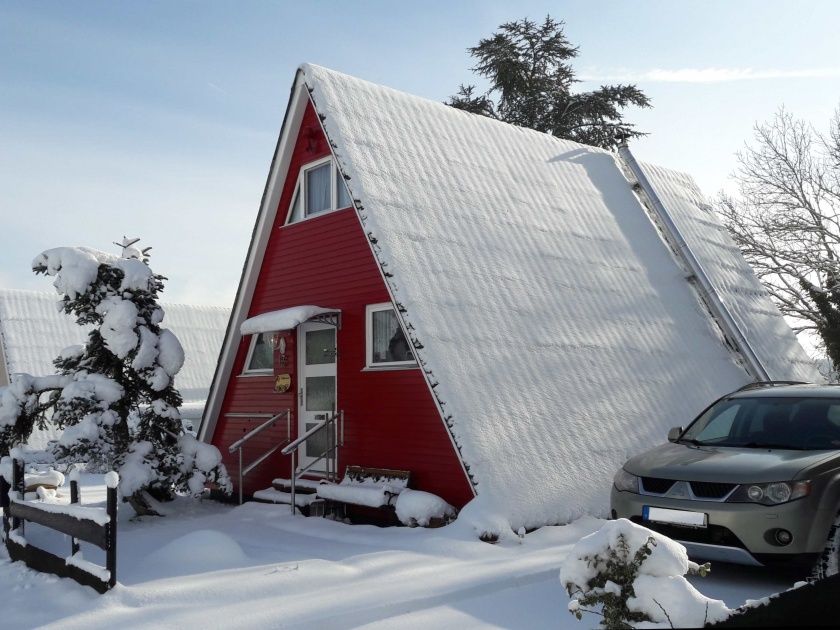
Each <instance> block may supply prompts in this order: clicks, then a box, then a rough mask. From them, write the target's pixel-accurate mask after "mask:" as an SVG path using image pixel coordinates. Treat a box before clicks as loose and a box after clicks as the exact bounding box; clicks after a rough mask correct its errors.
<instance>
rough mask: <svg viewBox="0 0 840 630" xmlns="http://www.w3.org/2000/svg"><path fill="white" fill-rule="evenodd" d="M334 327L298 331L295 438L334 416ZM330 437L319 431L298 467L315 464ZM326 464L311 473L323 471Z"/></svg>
mask: <svg viewBox="0 0 840 630" xmlns="http://www.w3.org/2000/svg"><path fill="white" fill-rule="evenodd" d="M335 358H336V346H335V326H330V325H329V324H316V323H311V322H310V323H305V324H301V325H300V326H299V327H298V369H299V372H298V373H299V382H300V392H299V393H300V396H299V399H298V435H303V434H304V433H305V432H306V431H309V430H310V429H311V428H312V427H314V426H315V425H316V424H318V422H320V421H321V420H325V419H326V418H329V417H330V416H331V415H332V414H333V413H335V398H336V371H335V365H336V361H335ZM328 438H329V434H328V433H327V431H323V432H321V431H319V432H318V433H316V434H315V435H313V436H312V437H311V438H309V439H308V440H307V441H306V444H305V445H304V446H303V448H301V450H300V458H299V462H300V467H301V468H302V467H304V466H306V465H308V464H309V463H311V462H312V461H314V460H315V459H316V458H317V457H318V456H319V455H321V453H323V452H324V451H325V450H326V449H327V448H328V447H329V439H328ZM325 467H326V462H325V461H324V460H321V462H319V463H317V464H315V466H314V467H313V468H312V469H311V470H313V471H324V470H325Z"/></svg>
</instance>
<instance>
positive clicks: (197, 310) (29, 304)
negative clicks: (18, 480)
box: [0, 250, 230, 447]
mask: <svg viewBox="0 0 840 630" xmlns="http://www.w3.org/2000/svg"><path fill="white" fill-rule="evenodd" d="M91 251H94V250H91ZM115 260H116V258H115ZM141 264H142V263H141ZM143 266H144V267H145V265H143ZM58 304H59V299H58V296H57V295H55V294H54V293H41V292H36V291H20V290H14V289H0V385H3V384H5V383H6V381H7V379H8V376H9V375H11V374H15V373H20V372H23V373H27V374H35V375H44V374H53V373H55V368H54V367H53V364H52V361H53V359H55V358H56V357H57V356H58V355H59V353H61V352H64V353H69V352H73V351H74V346H78V345H80V344H84V343H85V340H86V339H87V335H88V333H89V332H90V327H87V326H86V327H81V326H79V325H77V324H76V320H75V318H74V317H72V316H70V315H66V314H65V313H63V312H59V310H58V308H59V307H58ZM161 306H162V308H163V310H164V312H165V315H164V319H163V322H162V324H163V326H164V327H165V328H167V329H170V330H171V331H172V333H174V334H175V336H176V337H177V338H178V340H179V341H180V342H181V345H182V346H183V347H184V350H185V353H186V358H185V361H184V366H183V367H182V368H181V371H180V372H178V375H177V377H176V384H177V387H178V390H179V391H180V392H181V395H182V396H183V398H184V401H185V404H184V406H183V407H182V416H183V417H184V418H189V419H192V420H193V421H194V423H195V424H196V425H197V424H198V419H200V418H201V413H202V411H203V408H204V402H205V401H206V399H207V393H208V391H209V389H210V383H211V381H212V380H213V371H214V370H215V369H216V361H217V360H218V357H219V348H220V347H221V345H222V340H223V338H224V334H225V328H226V326H227V321H228V318H229V317H230V310H229V309H226V308H219V307H215V306H195V305H186V304H162V305H161ZM4 371H5V374H4ZM55 437H57V436H56V435H54V434H53V433H52V432H45V433H40V432H37V431H36V432H35V433H34V434H33V437H32V438H31V439H30V444H32V445H33V446H35V447H42V446H44V444H45V443H46V441H47V440H49V439H54V438H55Z"/></svg>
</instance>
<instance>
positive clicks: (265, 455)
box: [228, 409, 292, 505]
mask: <svg viewBox="0 0 840 630" xmlns="http://www.w3.org/2000/svg"><path fill="white" fill-rule="evenodd" d="M264 415H266V414H252V415H250V417H252V418H253V417H262V416H264ZM282 416H286V440H285V441H284V442H280V443H279V444H277V445H275V446H273V447H272V448H270V449H268V450H267V451H266V452H265V453H263V454H262V455H260V456H259V457H258V458H257V459H255V460H254V461H253V462H251V463H250V464H248V466H247V467H245V468H243V464H242V447H243V446H244V445H245V444H246V443H247V442H248V441H249V440H250V439H252V438H253V437H255V436H257V435H259V434H260V433H262V432H263V431H265V430H266V429H267V428H268V427H270V426H273V425H274V424H275V423H276V422H277V420H279V419H280V418H281V417H282ZM291 434H292V411H291V409H286V410H285V411H281V412H280V413H278V414H276V415H274V416H271V417H270V418H269V419H268V420H266V421H265V422H263V423H262V424H261V425H260V426H258V427H256V428H254V429H252V430H250V431H248V433H246V434H245V435H244V436H242V437H241V438H240V439H239V440H237V441H236V442H234V443H233V444H231V445H230V446H229V447H228V452H229V453H233V452H234V451H239V505H242V479H243V478H244V477H245V476H246V475H247V474H248V473H249V472H251V471H252V470H254V468H256V467H257V466H259V465H260V464H262V463H263V462H264V461H265V460H266V459H268V458H269V457H270V456H271V455H273V454H274V453H276V452H277V451H278V450H279V449H280V448H282V447H283V446H285V444H286V443H287V442H288V441H289V437H290V436H291Z"/></svg>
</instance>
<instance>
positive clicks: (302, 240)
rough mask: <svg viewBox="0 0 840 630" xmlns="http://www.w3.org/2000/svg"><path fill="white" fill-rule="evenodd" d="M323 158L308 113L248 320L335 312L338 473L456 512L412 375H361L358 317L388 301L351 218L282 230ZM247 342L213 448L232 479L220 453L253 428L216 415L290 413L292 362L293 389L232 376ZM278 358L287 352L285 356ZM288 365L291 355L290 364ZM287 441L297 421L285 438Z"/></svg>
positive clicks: (263, 473)
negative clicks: (387, 478) (379, 477)
mask: <svg viewBox="0 0 840 630" xmlns="http://www.w3.org/2000/svg"><path fill="white" fill-rule="evenodd" d="M328 154H329V147H328V145H327V142H326V139H325V138H324V136H323V134H322V132H321V130H320V126H319V125H318V121H317V118H316V114H315V112H314V110H313V109H312V107H311V106H309V107H308V109H307V112H306V114H305V116H304V119H303V122H302V125H301V130H300V133H299V135H298V140H297V143H296V146H295V149H294V153H293V155H292V159H291V165H290V169H289V177H288V178H287V181H286V182H285V185H284V189H283V192H282V194H281V197H280V206H279V210H278V212H277V220H276V223H275V225H274V226H273V228H272V230H273V231H272V234H271V237H270V238H269V242H268V246H267V250H266V253H265V258H264V261H263V267H262V269H261V271H260V277H259V281H258V283H257V287H256V290H255V292H254V296H253V299H252V301H251V306H250V310H249V317H250V316H253V315H257V314H260V313H264V312H267V311H272V310H276V309H280V308H286V307H290V306H297V305H300V304H316V305H319V306H326V307H335V308H338V309H341V312H342V328H341V330H339V331H338V337H337V339H338V342H337V345H338V365H337V372H338V408H339V409H342V410H344V414H345V415H344V419H345V431H344V435H345V446H344V447H343V448H342V449H341V451H340V453H339V472H343V470H344V467H345V466H347V465H361V466H373V467H382V468H398V469H405V470H410V471H411V472H412V475H413V477H412V479H413V481H412V486H413V487H415V488H417V489H421V490H426V491H429V492H433V493H435V494H438V495H440V496H442V497H443V498H445V499H446V500H447V501H449V502H450V503H452V504H454V505H457V506H462V505H463V504H464V503H466V502H467V501H468V500H469V499H470V498H472V491H471V488H470V485H469V481H468V480H467V478H466V476H465V475H464V473H463V470H462V469H461V466H460V463H459V462H458V458H457V455H456V453H455V450H454V447H453V446H452V443H451V441H450V439H449V436H448V435H447V433H446V430H445V428H444V426H443V423H442V421H441V419H440V415H439V413H438V411H437V408H436V406H435V404H434V401H433V399H432V396H431V394H430V392H429V390H428V388H427V386H426V383H425V381H424V379H423V376H422V374H421V372H420V370H419V369H409V370H392V371H365V370H364V369H363V368H364V365H365V307H366V306H367V305H368V304H375V303H379V302H388V301H389V300H390V298H389V295H388V292H387V289H386V287H385V283H384V281H383V279H382V277H381V275H380V272H379V269H378V265H377V263H376V261H375V259H374V257H373V255H372V254H371V252H370V248H369V246H368V244H367V240H366V237H365V235H364V232H363V230H362V227H361V225H360V224H359V221H358V218H357V216H356V214H355V211H354V210H353V209H351V208H348V209H344V210H338V211H336V212H332V213H329V214H326V215H323V216H320V217H316V218H313V219H309V220H306V221H302V222H299V223H296V224H293V225H288V226H283V223H284V222H285V218H286V211H287V209H288V207H289V204H290V202H291V196H292V194H293V192H294V185H295V181H296V178H297V174H298V171H299V169H300V167H301V166H302V165H303V164H306V163H308V162H311V161H313V160H317V159H319V158H321V157H324V156H326V155H328ZM249 341H250V339H249V338H243V339H242V340H241V341H240V343H239V348H238V352H237V356H236V359H235V361H234V365H233V372H232V376H231V378H230V381H229V383H228V385H227V391H226V393H225V399H224V403H223V405H222V409H221V416H220V418H219V422H218V424H217V426H216V430H215V434H214V436H213V443H214V444H216V445H217V446H218V447H219V448H220V450H222V453H223V455H224V456H225V463H226V464H227V465H228V467H229V470H230V471H231V473H232V475H234V476H235V471H236V465H237V464H236V461H235V458H234V456H232V455H228V454H227V446H228V445H229V444H231V443H232V442H234V441H235V440H237V439H239V438H240V437H242V435H243V434H244V433H245V432H246V431H247V430H249V429H250V428H253V427H254V426H256V425H257V424H258V423H259V422H260V420H258V419H254V420H251V421H248V420H246V419H239V418H226V417H225V414H227V413H231V412H236V413H245V412H247V413H277V412H279V411H281V410H284V409H286V408H289V409H292V410H293V413H295V412H296V409H297V408H296V396H295V392H296V387H297V386H298V383H297V375H296V374H295V371H296V365H295V364H294V363H295V361H294V360H292V361H290V364H289V368H290V369H289V370H282V371H283V372H286V371H288V372H289V373H291V374H292V375H293V376H292V378H293V382H294V387H293V389H292V390H291V391H289V392H288V393H286V394H277V393H275V392H274V388H273V385H274V382H273V381H274V379H273V377H272V376H257V377H248V376H237V375H239V374H241V372H242V369H243V364H244V362H245V357H246V356H247V351H248V344H249ZM287 352H288V351H287ZM292 356H293V355H292ZM284 434H285V425H284V424H282V423H281V425H280V426H278V427H275V428H274V429H271V430H269V431H266V432H265V433H264V434H262V435H261V436H260V437H259V438H256V439H255V440H254V442H255V444H254V445H253V446H252V447H251V448H249V449H248V451H246V456H245V460H246V463H247V461H249V460H251V459H253V458H255V457H256V456H258V455H259V454H260V453H261V452H263V451H265V450H267V449H269V448H270V447H271V446H272V445H273V444H275V443H276V440H278V439H280V438H282V437H283V436H284ZM296 434H297V417H296V415H295V416H293V419H292V435H293V436H294V435H296ZM289 473H290V470H289V462H288V458H286V457H282V456H279V455H278V456H277V457H274V458H272V459H270V460H269V461H267V462H266V463H264V464H263V465H261V466H260V467H259V468H258V469H257V470H255V471H254V472H253V473H252V474H251V475H250V476H249V477H248V478H247V479H246V484H245V489H246V492H252V491H254V490H257V489H259V488H264V487H267V486H268V485H269V484H270V482H271V479H272V478H273V477H277V476H288V475H289Z"/></svg>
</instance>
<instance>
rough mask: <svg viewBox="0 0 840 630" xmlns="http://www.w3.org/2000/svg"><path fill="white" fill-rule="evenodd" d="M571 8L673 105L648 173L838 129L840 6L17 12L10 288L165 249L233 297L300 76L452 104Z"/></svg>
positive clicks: (587, 35) (658, 114)
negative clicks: (788, 132) (43, 254)
mask: <svg viewBox="0 0 840 630" xmlns="http://www.w3.org/2000/svg"><path fill="white" fill-rule="evenodd" d="M546 13H550V14H551V15H552V16H553V17H555V18H556V19H563V20H565V21H566V34H567V36H568V37H569V39H570V40H571V41H572V42H573V43H575V44H577V45H579V46H580V55H579V57H578V59H577V62H576V63H575V68H576V70H577V72H578V73H579V75H580V76H581V77H585V78H586V79H587V81H586V82H584V83H582V84H581V89H585V88H587V87H594V86H597V85H598V84H600V82H607V83H615V82H622V81H623V82H627V81H633V82H636V83H638V84H639V86H640V87H642V88H643V89H644V90H645V92H646V93H647V94H648V95H649V96H650V97H651V98H652V99H653V104H654V108H653V109H652V110H647V111H643V112H638V111H636V112H630V113H629V115H628V118H629V120H631V121H632V122H636V123H637V124H638V126H639V127H640V128H641V129H642V130H644V131H647V132H649V133H650V136H648V137H647V138H645V139H643V140H640V141H637V142H636V143H635V145H634V151H635V153H636V154H637V156H639V157H640V158H642V159H644V160H648V161H652V162H657V163H660V164H664V165H667V166H670V167H672V168H676V169H680V170H685V171H688V172H690V173H691V174H692V175H694V177H695V178H696V179H697V180H698V182H699V183H700V185H701V187H702V188H703V189H704V191H705V192H706V193H707V194H713V193H714V192H716V191H717V190H719V189H720V188H722V187H724V186H727V183H726V182H727V176H728V175H729V173H730V172H731V171H732V170H733V169H734V167H735V158H734V152H735V151H737V150H738V149H739V148H740V147H741V146H742V145H743V143H744V141H745V140H746V139H747V138H748V137H749V136H750V133H751V127H752V125H753V124H754V122H755V121H756V120H764V119H767V118H768V117H770V116H772V114H773V112H774V111H775V110H776V109H777V108H778V107H779V106H780V105H783V104H784V105H785V106H786V107H787V108H788V109H789V110H791V111H792V112H793V113H794V114H796V115H797V116H799V117H801V118H805V119H807V120H810V121H812V122H813V123H814V124H815V125H816V126H818V127H820V128H825V127H826V126H827V124H828V120H829V118H830V116H831V115H832V113H833V111H834V110H835V109H836V108H837V106H838V104H840V43H838V42H840V39H838V37H837V35H836V25H837V24H839V23H840V2H833V1H825V2H816V1H810V2H807V3H802V2H781V1H772V0H764V1H762V2H748V1H743V0H741V1H739V2H675V1H668V2H650V1H649V2H599V1H597V0H590V1H580V2H536V1H520V2H517V3H516V4H515V6H514V4H513V3H510V2H466V1H465V2H452V1H451V0H450V1H448V2H438V1H436V0H432V1H426V2H422V3H418V2H413V3H408V2H406V3H400V2H385V1H372V0H370V1H360V2H349V1H345V2H326V1H320V2H300V1H298V2H236V3H234V2H172V1H168V2H128V1H109V2H72V1H68V2H57V1H56V2H38V1H29V2H17V1H10V0H0V190H2V195H0V219H2V231H0V233H1V234H2V241H0V242H2V247H0V285H2V286H5V287H14V288H30V289H41V290H48V289H49V288H50V287H49V281H48V280H46V279H44V278H40V277H36V276H34V275H33V274H32V273H31V271H30V270H29V263H30V261H31V259H32V258H33V257H34V256H35V255H36V254H37V253H39V252H40V251H41V250H43V249H46V248H49V247H56V246H60V245H89V246H92V247H97V248H100V249H108V248H109V246H110V244H111V242H112V241H114V240H119V239H120V238H121V237H122V235H123V234H127V235H130V236H140V237H142V238H143V243H144V244H145V245H152V246H153V247H154V250H153V254H154V255H153V258H152V262H153V267H154V269H155V270H156V271H158V272H159V273H163V274H164V275H167V276H168V277H169V278H170V280H169V282H168V285H167V290H166V291H165V293H164V297H165V299H167V300H168V301H178V302H196V303H205V304H220V305H226V304H229V303H230V302H231V301H232V298H233V294H234V292H235V289H236V284H237V282H238V280H239V274H240V272H241V268H242V262H243V260H244V255H245V251H246V247H247V243H248V239H249V237H250V234H251V230H252V227H253V222H254V218H255V216H256V212H257V209H258V205H259V200H260V196H261V194H262V190H263V186H264V183H265V177H266V173H267V169H268V166H269V162H270V159H271V153H272V151H273V149H274V145H275V142H276V140H277V134H278V132H279V128H280V124H281V122H282V118H283V111H284V108H285V106H286V102H287V99H288V92H289V88H290V85H291V81H292V79H293V76H294V71H295V68H296V67H297V66H298V65H299V64H300V63H301V62H305V61H309V62H314V63H319V64H321V65H325V66H328V67H331V68H335V69H337V70H341V71H344V72H348V73H350V74H354V75H357V76H360V77H363V78H365V79H369V80H371V81H375V82H377V83H382V84H385V85H389V86H392V87H395V88H398V89H402V90H405V91H408V92H411V93H414V94H418V95H420V96H424V97H427V98H431V99H436V100H444V99H445V98H446V97H447V96H449V95H450V94H452V93H454V91H455V90H456V89H457V86H458V84H459V83H462V82H469V81H470V80H471V73H470V72H469V67H470V65H471V61H470V59H469V57H468V55H467V53H466V51H465V49H466V48H467V47H468V46H471V45H474V44H475V43H477V41H478V40H479V39H480V38H481V37H483V36H486V35H488V34H490V33H491V32H492V31H493V30H494V28H495V27H496V26H498V24H500V23H501V22H504V21H507V20H512V19H518V18H521V17H525V16H529V17H532V18H536V19H541V18H542V17H543V16H544V15H545V14H546Z"/></svg>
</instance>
